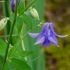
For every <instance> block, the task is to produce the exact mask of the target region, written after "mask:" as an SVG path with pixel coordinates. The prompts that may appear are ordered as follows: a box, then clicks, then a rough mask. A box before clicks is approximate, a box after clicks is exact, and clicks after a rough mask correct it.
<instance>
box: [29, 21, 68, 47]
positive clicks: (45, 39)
mask: <svg viewBox="0 0 70 70" xmlns="http://www.w3.org/2000/svg"><path fill="white" fill-rule="evenodd" d="M29 36H30V37H32V38H36V37H37V41H36V43H35V44H42V45H43V46H44V47H48V46H50V42H51V43H52V44H55V45H56V46H57V47H59V45H58V41H57V39H56V36H57V37H60V38H64V37H66V36H68V35H64V36H61V35H57V34H56V33H55V32H54V29H53V24H52V23H48V22H47V23H45V24H44V25H43V27H42V30H41V32H40V33H29Z"/></svg>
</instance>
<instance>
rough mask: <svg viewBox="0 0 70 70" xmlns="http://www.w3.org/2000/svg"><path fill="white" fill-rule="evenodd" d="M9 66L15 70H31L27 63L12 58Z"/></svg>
mask: <svg viewBox="0 0 70 70" xmlns="http://www.w3.org/2000/svg"><path fill="white" fill-rule="evenodd" d="M11 64H12V65H13V67H14V68H15V69H16V70H31V68H30V66H29V65H28V64H27V63H25V62H24V61H22V60H20V59H17V58H12V59H11Z"/></svg>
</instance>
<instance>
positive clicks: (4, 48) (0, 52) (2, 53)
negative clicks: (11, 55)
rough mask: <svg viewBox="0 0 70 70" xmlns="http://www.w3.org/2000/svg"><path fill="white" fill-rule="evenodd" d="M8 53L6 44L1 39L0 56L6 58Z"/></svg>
mask: <svg viewBox="0 0 70 70" xmlns="http://www.w3.org/2000/svg"><path fill="white" fill-rule="evenodd" d="M5 51H6V43H5V42H4V41H3V40H1V39H0V55H2V56H4V54H5Z"/></svg>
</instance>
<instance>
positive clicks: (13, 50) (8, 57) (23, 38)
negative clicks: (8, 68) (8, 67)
mask: <svg viewBox="0 0 70 70" xmlns="http://www.w3.org/2000/svg"><path fill="white" fill-rule="evenodd" d="M38 25H39V24H38ZM38 25H36V26H35V27H34V28H32V30H33V29H35V28H36V27H37V26H38ZM32 30H29V31H27V32H26V33H25V34H24V36H23V37H22V38H21V39H20V41H19V42H18V43H17V45H16V46H15V49H14V50H13V52H12V53H11V55H10V56H9V57H8V59H10V58H11V57H12V55H13V54H14V52H15V51H16V49H17V47H18V45H19V44H20V43H21V41H22V40H23V39H24V38H25V36H26V35H27V34H28V33H29V32H30V31H32Z"/></svg>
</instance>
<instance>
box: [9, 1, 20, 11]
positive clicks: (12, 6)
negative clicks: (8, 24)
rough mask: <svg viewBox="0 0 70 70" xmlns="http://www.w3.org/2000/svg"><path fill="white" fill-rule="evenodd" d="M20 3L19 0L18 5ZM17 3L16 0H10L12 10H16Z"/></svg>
mask: <svg viewBox="0 0 70 70" xmlns="http://www.w3.org/2000/svg"><path fill="white" fill-rule="evenodd" d="M19 3H20V0H18V5H19ZM15 4H16V3H15V0H10V7H11V10H12V12H14V11H15Z"/></svg>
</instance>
